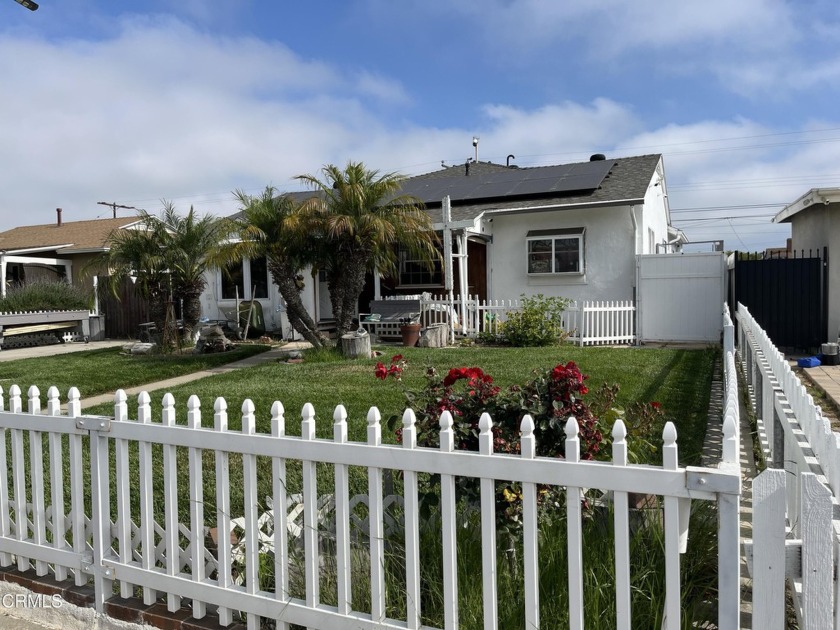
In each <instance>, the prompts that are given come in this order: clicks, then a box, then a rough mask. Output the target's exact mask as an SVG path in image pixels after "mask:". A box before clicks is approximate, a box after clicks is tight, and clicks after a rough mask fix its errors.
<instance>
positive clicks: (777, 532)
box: [736, 304, 840, 629]
mask: <svg viewBox="0 0 840 630" xmlns="http://www.w3.org/2000/svg"><path fill="white" fill-rule="evenodd" d="M736 318H737V320H738V324H739V334H738V338H739V339H738V348H739V354H740V358H741V366H742V368H743V371H744V374H745V377H746V381H747V385H748V387H749V389H750V392H751V404H752V406H753V409H754V410H755V414H756V417H757V422H758V434H759V440H760V442H761V447H762V451H763V453H764V457H765V459H766V461H767V466H768V468H767V470H765V471H763V472H762V473H761V475H759V476H758V477H757V478H756V479H755V482H754V484H753V539H752V541H748V542H747V543H746V550H747V555H748V559H749V560H750V566H751V567H752V579H753V587H752V588H753V627H754V628H774V627H782V625H783V624H784V619H785V605H784V601H785V597H784V593H785V584H786V582H789V583H790V584H792V586H793V588H792V589H791V592H792V593H793V597H794V603H795V607H794V608H795V611H796V614H797V617H798V618H799V621H800V627H801V628H808V629H811V628H813V629H816V628H821V629H822V628H835V629H840V606H838V597H837V592H838V591H837V589H838V588H840V581H838V580H837V578H836V576H837V570H838V560H837V558H838V552H840V521H838V520H833V519H834V514H837V513H838V507H840V506H838V501H837V496H838V489H840V434H838V433H836V432H834V431H832V427H831V423H830V422H829V421H828V420H827V419H826V418H825V417H824V416H823V415H822V411H821V409H820V408H819V406H817V405H816V404H814V400H813V398H812V397H811V396H810V395H809V394H808V391H807V389H806V388H805V386H804V385H803V384H802V382H801V381H800V380H799V378H798V377H797V376H796V374H795V373H794V371H793V370H792V369H791V366H790V363H789V362H788V361H787V360H786V359H785V357H784V355H782V353H781V352H779V351H778V349H777V348H776V347H775V346H774V345H773V343H772V342H771V340H770V338H769V337H768V336H767V334H766V332H765V331H764V330H763V329H762V328H761V327H760V326H758V324H757V323H756V321H755V319H754V318H753V317H752V315H751V314H750V312H749V310H748V309H747V308H745V307H744V306H743V305H742V304H738V308H737V312H736Z"/></svg>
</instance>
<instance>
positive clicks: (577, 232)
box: [525, 228, 586, 278]
mask: <svg viewBox="0 0 840 630" xmlns="http://www.w3.org/2000/svg"><path fill="white" fill-rule="evenodd" d="M584 236H585V230H584V228H568V229H556V230H531V231H529V232H528V234H527V236H526V238H525V273H526V274H528V275H529V276H534V277H537V278H540V277H545V276H582V275H583V274H584V272H585V270H586V269H585V266H584V263H585V260H586V256H585V255H584V253H585V252H584V247H585V244H586V243H585V239H584ZM558 239H562V240H569V239H576V240H577V241H578V268H577V270H576V271H557V270H556V269H555V268H554V263H555V241H556V240H558ZM547 240H550V241H551V252H550V257H549V260H550V261H551V269H550V270H549V271H531V243H532V242H534V241H547Z"/></svg>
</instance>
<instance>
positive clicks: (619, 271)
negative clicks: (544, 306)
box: [485, 206, 636, 300]
mask: <svg viewBox="0 0 840 630" xmlns="http://www.w3.org/2000/svg"><path fill="white" fill-rule="evenodd" d="M630 213H631V206H617V207H609V208H586V209H574V210H552V211H545V212H532V213H522V214H495V215H492V216H487V217H486V219H485V220H486V221H489V220H490V219H492V224H491V225H492V234H493V243H492V244H491V245H490V247H489V248H488V265H489V269H490V271H489V276H490V277H489V280H490V282H489V285H488V286H489V290H488V294H489V298H490V299H505V300H507V299H515V298H518V297H519V296H520V295H521V294H523V293H524V294H525V295H536V294H537V293H542V294H543V295H547V296H560V297H565V298H570V299H573V300H629V299H632V298H633V285H634V284H635V253H636V252H635V238H634V229H633V221H632V219H631V215H630ZM565 228H584V230H585V233H584V273H582V274H546V275H529V274H528V273H527V266H526V257H527V245H526V240H525V239H526V236H527V234H528V231H529V230H549V229H565Z"/></svg>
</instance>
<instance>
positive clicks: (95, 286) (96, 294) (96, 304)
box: [93, 275, 99, 316]
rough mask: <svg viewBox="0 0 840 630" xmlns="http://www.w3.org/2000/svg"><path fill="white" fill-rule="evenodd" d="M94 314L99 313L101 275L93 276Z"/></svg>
mask: <svg viewBox="0 0 840 630" xmlns="http://www.w3.org/2000/svg"><path fill="white" fill-rule="evenodd" d="M93 314H94V315H97V316H98V315H99V276H98V275H96V276H93Z"/></svg>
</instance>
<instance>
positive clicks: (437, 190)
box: [402, 160, 614, 203]
mask: <svg viewBox="0 0 840 630" xmlns="http://www.w3.org/2000/svg"><path fill="white" fill-rule="evenodd" d="M613 164H614V162H611V161H606V160H602V161H596V162H585V163H581V164H561V165H558V166H544V167H539V168H528V169H504V170H499V171H493V172H486V171H485V172H482V173H481V174H479V173H474V174H471V175H466V174H463V175H453V176H447V177H434V178H428V179H423V178H422V176H421V177H417V178H412V179H411V180H409V181H407V182H405V184H404V185H403V190H402V192H403V194H409V195H414V196H416V197H419V198H420V199H422V200H423V201H424V202H426V203H439V202H440V201H441V200H442V199H443V198H444V197H445V196H446V195H449V196H450V197H451V198H452V201H453V202H455V201H475V200H478V199H493V198H499V197H510V196H520V195H522V196H528V195H539V194H548V193H557V194H559V193H565V192H572V191H584V190H595V189H596V188H598V186H600V185H601V182H602V181H603V180H604V177H606V176H607V174H608V173H609V172H610V169H611V168H612V166H613Z"/></svg>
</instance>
